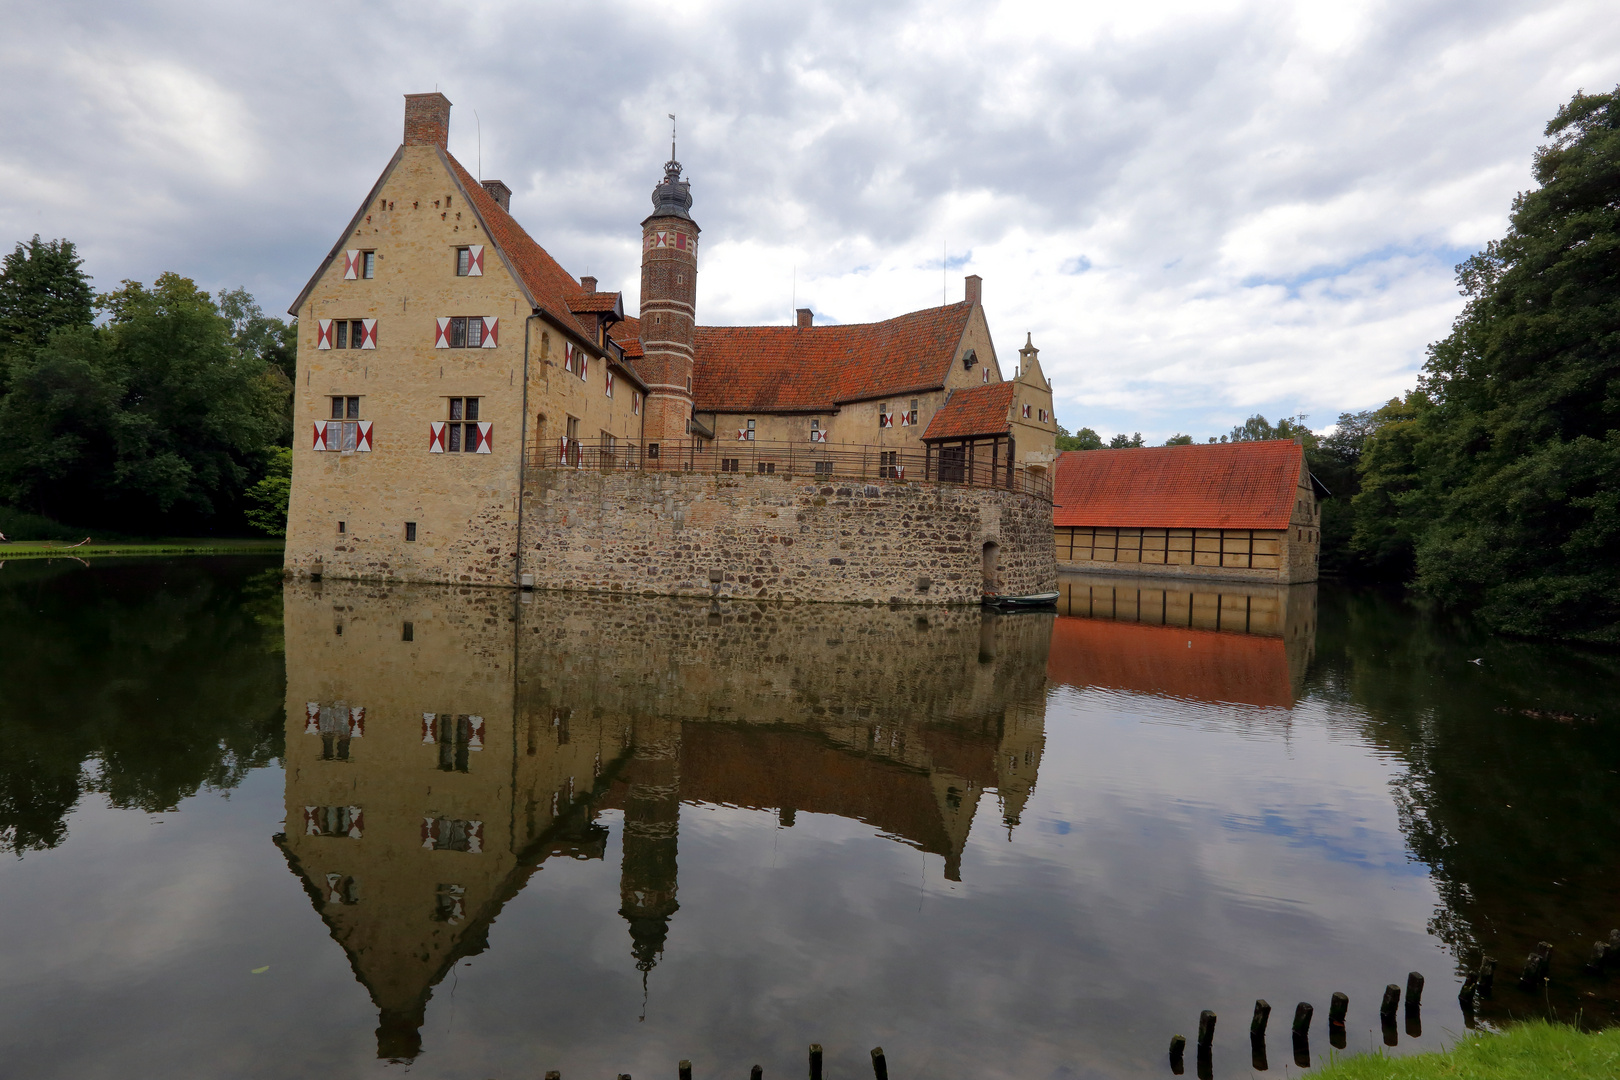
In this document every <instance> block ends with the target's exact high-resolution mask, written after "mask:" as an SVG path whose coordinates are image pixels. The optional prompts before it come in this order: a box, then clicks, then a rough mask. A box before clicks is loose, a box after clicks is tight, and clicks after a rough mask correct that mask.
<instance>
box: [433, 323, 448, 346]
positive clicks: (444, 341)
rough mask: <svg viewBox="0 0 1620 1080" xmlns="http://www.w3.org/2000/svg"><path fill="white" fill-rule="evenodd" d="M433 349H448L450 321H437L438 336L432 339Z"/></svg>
mask: <svg viewBox="0 0 1620 1080" xmlns="http://www.w3.org/2000/svg"><path fill="white" fill-rule="evenodd" d="M433 347H434V348H435V349H448V348H449V347H450V320H449V319H440V320H439V331H438V335H437V336H436V337H434V339H433Z"/></svg>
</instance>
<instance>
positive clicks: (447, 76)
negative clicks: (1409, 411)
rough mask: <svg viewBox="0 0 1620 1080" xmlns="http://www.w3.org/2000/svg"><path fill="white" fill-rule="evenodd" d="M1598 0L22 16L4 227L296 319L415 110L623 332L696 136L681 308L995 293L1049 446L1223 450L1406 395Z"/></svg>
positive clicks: (841, 4) (1575, 80)
mask: <svg viewBox="0 0 1620 1080" xmlns="http://www.w3.org/2000/svg"><path fill="white" fill-rule="evenodd" d="M1610 15H1611V13H1610V12H1609V10H1608V8H1607V5H1604V4H1602V3H1596V2H1589V0H1566V2H1562V3H1557V2H1555V3H1539V4H1531V3H1508V2H1501V0H1496V2H1463V0H1431V2H1418V3H1405V4H1392V3H1344V4H1340V5H1337V6H1335V7H1332V8H1329V7H1325V6H1323V5H1321V4H1317V3H1295V4H1283V3H1261V2H1259V0H1228V2H1224V3H1208V2H1197V3H1192V2H1188V3H1150V4H1134V5H1119V4H1105V3H1096V4H1072V3H1071V4H1045V3H1037V2H1034V0H1030V2H1021V0H1003V2H1000V3H992V4H983V3H966V2H962V3H929V4H923V3H920V2H919V3H912V4H900V5H873V4H868V3H859V2H856V0H832V2H827V3H820V4H812V5H795V6H785V5H757V4H745V3H742V2H741V0H711V2H708V3H703V4H697V5H682V6H681V7H680V8H678V9H673V10H672V9H669V8H668V7H667V6H660V5H655V4H650V3H640V2H637V3H627V2H621V3H605V4H598V5H592V6H590V7H579V6H576V5H568V4H561V3H554V4H541V5H534V4H527V3H517V2H515V0H514V2H502V3H480V4H461V5H456V4H451V5H430V4H427V3H424V2H422V0H415V2H405V3H401V4H396V5H388V6H382V5H364V4H362V5H320V4H315V3H312V2H308V0H289V2H286V3H283V4H280V5H276V6H274V7H263V6H257V7H239V8H230V7H227V8H219V7H210V8H207V9H206V10H205V9H204V8H202V7H200V6H198V5H196V4H194V3H185V2H178V0H174V2H170V3H166V4H165V3H154V4H148V5H142V6H140V7H139V8H131V7H128V6H125V5H116V4H111V3H106V2H98V0H80V2H77V3H73V2H67V3H60V4H54V5H40V6H37V7H35V8H32V9H24V10H21V11H19V12H17V13H14V16H12V17H11V21H10V22H9V23H8V41H7V43H5V44H3V45H0V88H3V89H4V91H5V93H6V99H7V102H8V108H7V110H6V112H5V114H4V116H3V117H0V239H5V238H23V237H26V236H28V235H31V234H32V233H33V232H36V231H38V232H40V233H42V234H45V235H51V236H57V235H61V236H69V237H71V238H73V239H74V240H75V241H77V242H78V243H79V244H80V246H81V248H82V249H84V251H85V252H86V253H87V255H88V256H89V269H90V270H91V272H92V273H94V274H95V275H96V278H97V281H98V283H100V284H101V285H103V286H104V287H105V286H108V285H110V284H111V283H113V282H116V281H117V280H118V279H120V278H124V277H134V278H138V279H143V280H150V279H151V278H152V277H153V276H155V275H156V274H157V273H158V272H160V271H162V270H168V269H172V270H177V271H179V272H182V273H186V274H189V275H191V276H193V277H196V278H197V279H198V280H199V281H200V282H201V283H203V284H204V285H205V286H206V287H213V288H218V287H228V286H232V285H236V284H241V283H246V284H247V285H248V287H249V288H251V289H252V290H253V291H255V292H256V293H257V294H258V295H259V296H260V298H261V300H262V301H263V302H264V303H265V306H266V307H270V308H279V307H281V306H282V305H283V304H284V303H285V302H286V301H289V300H290V299H291V298H292V296H293V295H294V294H295V293H296V291H297V289H298V287H299V286H300V285H301V284H302V282H303V280H304V278H305V277H306V276H307V275H308V273H309V270H310V268H311V267H312V265H313V264H314V262H315V261H316V260H318V259H319V258H320V256H321V254H323V253H324V252H325V251H326V250H327V248H328V247H329V246H330V243H331V239H332V236H333V234H334V232H335V231H336V230H337V229H339V228H340V227H341V224H342V222H343V221H344V220H345V219H346V218H347V217H348V215H349V214H350V213H351V212H352V211H353V208H354V206H355V204H356V203H357V202H358V200H359V199H360V198H361V197H362V195H363V193H364V192H365V190H366V188H367V187H368V185H369V183H370V181H371V180H372V179H373V178H374V176H375V175H376V173H377V171H378V170H379V169H380V168H381V167H382V165H383V163H384V162H385V161H386V160H387V158H388V155H389V154H390V153H391V151H392V149H393V147H394V146H395V145H396V144H397V141H398V138H399V135H398V131H399V124H400V112H401V100H400V96H399V95H401V94H403V93H405V92H408V91H416V90H423V89H431V88H433V87H434V86H435V85H437V86H438V87H439V88H440V89H443V90H444V91H445V92H446V93H447V94H448V95H449V96H450V98H451V99H452V100H453V101H455V102H456V110H455V114H454V122H453V124H452V135H451V148H452V150H453V152H455V153H456V154H457V155H458V156H460V157H461V158H462V159H463V161H465V162H466V163H468V164H469V165H472V164H473V163H474V161H475V158H476V157H477V156H478V152H479V151H478V141H479V140H478V139H477V136H476V134H475V125H474V123H473V113H474V111H475V110H476V112H477V113H478V116H479V119H480V120H481V126H482V157H483V174H484V175H485V176H490V177H494V176H501V177H504V178H507V180H508V183H510V184H511V185H512V187H513V188H514V190H515V191H516V194H515V196H514V200H513V209H514V211H515V212H516V213H517V214H518V216H519V218H520V220H523V221H524V222H525V224H526V225H528V227H529V228H530V231H531V232H533V233H534V235H535V236H536V238H537V239H539V240H540V241H541V243H543V244H545V245H546V246H547V247H548V248H550V249H551V250H552V251H553V253H554V254H555V255H557V256H558V258H559V259H560V260H561V261H562V262H563V263H564V265H566V266H568V267H569V268H570V269H571V270H574V271H575V272H577V273H585V272H587V271H589V272H593V273H595V274H596V275H597V276H598V277H599V278H600V279H602V280H603V281H604V282H611V283H616V285H617V286H618V287H622V288H624V289H625V290H626V291H627V293H628V294H629V296H628V297H627V299H628V300H629V302H630V306H631V307H632V308H633V307H634V300H635V297H634V293H635V289H636V282H637V266H636V259H637V258H638V251H639V245H638V244H637V243H636V240H637V222H639V221H640V219H641V218H642V217H643V216H644V214H645V213H646V210H647V208H648V202H647V193H648V191H649V190H650V189H651V186H652V184H653V182H654V181H655V180H656V179H657V177H658V175H659V172H660V167H661V165H662V162H663V159H664V156H665V154H666V153H667V145H666V140H667V138H668V129H667V126H666V124H667V122H666V120H665V116H664V114H665V113H668V112H671V111H673V112H676V113H678V114H679V115H680V117H681V157H682V159H683V161H684V162H685V163H686V165H687V169H688V174H689V176H690V178H691V180H692V182H693V194H694V197H695V200H696V203H695V206H694V215H695V216H696V217H697V219H698V221H699V222H700V223H701V224H702V225H703V228H704V249H703V250H704V266H703V274H702V277H701V279H700V285H699V305H700V314H701V316H702V317H703V318H704V319H705V321H712V322H750V321H772V322H782V321H786V320H787V319H788V317H789V308H790V306H791V303H792V301H793V298H794V284H793V279H794V275H795V267H796V268H797V277H798V282H799V285H798V298H799V300H800V301H801V302H808V303H809V304H810V305H811V306H813V307H815V308H816V310H817V311H818V313H824V314H825V315H826V316H827V317H829V318H835V319H838V320H840V321H854V320H865V319H873V318H881V317H884V316H887V315H892V314H897V313H899V312H902V311H906V310H912V309H914V308H917V307H920V306H926V305H929V304H933V303H937V302H938V298H939V283H940V264H939V254H940V244H941V241H942V240H943V241H944V242H945V243H946V244H947V245H948V250H949V253H950V258H951V265H950V270H949V290H950V294H951V296H952V298H954V297H955V296H959V295H960V290H961V275H962V274H964V273H969V272H976V273H981V274H983V275H984V276H985V278H986V302H987V306H988V307H989V311H990V315H991V319H992V324H991V325H992V329H993V330H994V331H995V333H996V335H997V340H998V345H999V349H1000V351H1001V353H1002V356H1003V360H1004V361H1010V360H1011V357H1012V355H1013V352H1014V350H1015V349H1016V347H1017V346H1018V345H1019V344H1021V343H1022V339H1023V333H1024V332H1025V331H1026V330H1028V331H1031V332H1033V333H1034V335H1035V340H1036V343H1037V344H1038V345H1039V346H1041V348H1042V363H1043V365H1044V366H1045V369H1046V371H1047V373H1048V374H1049V375H1051V376H1052V378H1053V379H1054V381H1055V383H1056V384H1057V385H1056V389H1057V392H1058V398H1059V402H1060V405H1059V409H1060V416H1061V418H1062V419H1063V420H1064V421H1065V422H1066V423H1068V424H1070V426H1073V427H1078V426H1080V425H1082V424H1087V425H1090V426H1093V427H1097V428H1099V429H1102V430H1104V432H1105V434H1107V433H1111V432H1113V431H1116V430H1141V431H1143V432H1144V433H1145V434H1147V435H1149V436H1151V437H1153V438H1156V439H1157V438H1163V437H1164V436H1167V435H1169V434H1171V433H1172V432H1174V431H1176V430H1182V431H1188V432H1189V433H1192V434H1195V435H1198V436H1204V435H1208V434H1211V433H1216V432H1219V431H1222V430H1225V429H1226V428H1227V427H1229V426H1230V425H1231V424H1232V423H1234V422H1237V421H1240V420H1241V419H1243V417H1245V416H1247V415H1248V414H1249V412H1252V411H1262V412H1265V413H1267V415H1271V416H1273V417H1274V416H1275V415H1277V414H1279V413H1281V414H1287V413H1293V412H1296V411H1305V412H1308V413H1310V414H1311V416H1312V419H1313V422H1314V423H1316V424H1318V425H1319V426H1325V425H1326V424H1327V423H1329V422H1331V420H1332V419H1333V417H1334V416H1336V415H1337V413H1338V411H1339V410H1340V409H1344V408H1359V407H1365V406H1368V405H1371V404H1374V403H1376V402H1378V401H1380V400H1382V399H1384V398H1387V397H1388V396H1390V395H1391V394H1394V393H1397V392H1399V391H1400V390H1401V389H1403V388H1404V387H1406V386H1408V385H1410V384H1411V382H1412V380H1413V378H1414V375H1415V371H1416V368H1417V366H1418V365H1419V364H1421V361H1422V357H1423V349H1424V346H1425V345H1426V344H1427V343H1428V342H1430V341H1432V340H1435V339H1436V338H1438V337H1440V336H1443V335H1444V333H1445V332H1446V330H1447V328H1448V326H1449V323H1450V320H1451V319H1452V318H1453V317H1454V315H1455V314H1456V312H1457V310H1458V308H1459V307H1460V300H1459V298H1458V297H1457V296H1456V293H1455V288H1454V286H1453V284H1452V264H1454V263H1455V262H1456V261H1458V260H1459V259H1460V258H1461V257H1462V256H1463V255H1465V254H1467V252H1469V251H1471V250H1474V249H1476V248H1477V247H1479V246H1480V245H1482V244H1483V243H1484V242H1485V241H1487V240H1489V239H1490V238H1492V237H1494V236H1497V235H1500V233H1501V231H1502V229H1503V228H1504V226H1505V222H1506V213H1507V209H1508V205H1509V203H1510V201H1511V199H1512V196H1513V194H1514V193H1515V192H1516V191H1519V190H1522V189H1524V188H1527V187H1529V186H1530V183H1531V179H1530V173H1529V162H1530V155H1531V153H1532V152H1533V150H1534V147H1535V145H1536V144H1537V142H1538V141H1539V139H1540V131H1541V128H1542V126H1543V125H1544V124H1545V122H1546V121H1547V119H1548V118H1549V117H1550V116H1551V114H1552V112H1553V110H1554V109H1556V107H1557V106H1558V105H1559V104H1560V103H1561V102H1562V101H1564V100H1566V99H1567V98H1568V97H1569V96H1570V94H1572V93H1573V92H1574V91H1575V90H1576V89H1577V88H1580V87H1585V88H1586V89H1588V90H1602V89H1607V88H1609V87H1611V86H1613V85H1614V84H1615V83H1617V82H1620V23H1617V22H1616V21H1615V20H1614V19H1612V18H1611V17H1610Z"/></svg>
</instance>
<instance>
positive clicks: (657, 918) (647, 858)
mask: <svg viewBox="0 0 1620 1080" xmlns="http://www.w3.org/2000/svg"><path fill="white" fill-rule="evenodd" d="M680 730H681V729H680V724H679V722H673V723H671V722H665V721H657V720H654V721H650V722H649V721H642V722H640V723H638V724H637V725H636V735H635V748H634V750H633V751H632V752H631V756H630V761H629V763H628V764H627V765H626V766H625V770H624V774H623V775H624V779H625V782H626V783H627V784H628V785H629V789H628V791H626V793H625V803H624V863H623V866H622V867H621V869H620V872H619V914H620V915H622V916H624V918H625V920H626V921H628V922H629V923H630V940H631V946H630V951H631V953H632V954H633V955H634V956H635V958H636V969H637V970H639V971H640V972H641V973H642V981H643V983H644V984H645V981H646V976H647V972H649V971H651V970H652V968H653V966H654V965H655V964H657V963H658V958H659V957H660V956H661V955H662V954H663V952H664V940H665V939H666V938H667V937H668V936H669V920H670V917H671V916H673V915H674V914H675V911H676V909H678V908H679V907H680V905H679V904H677V903H676V902H675V890H676V865H675V849H676V841H677V839H678V830H679V827H680V817H681V793H680Z"/></svg>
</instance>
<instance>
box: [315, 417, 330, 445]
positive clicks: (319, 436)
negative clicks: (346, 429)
mask: <svg viewBox="0 0 1620 1080" xmlns="http://www.w3.org/2000/svg"><path fill="white" fill-rule="evenodd" d="M326 448H327V446H326V421H325V420H317V421H315V444H314V446H313V447H312V449H315V450H325V449H326Z"/></svg>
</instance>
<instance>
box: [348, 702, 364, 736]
mask: <svg viewBox="0 0 1620 1080" xmlns="http://www.w3.org/2000/svg"><path fill="white" fill-rule="evenodd" d="M365 733H366V707H365V706H364V705H356V706H354V707H353V708H352V709H350V710H349V738H351V739H359V738H362V737H364V735H365Z"/></svg>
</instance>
